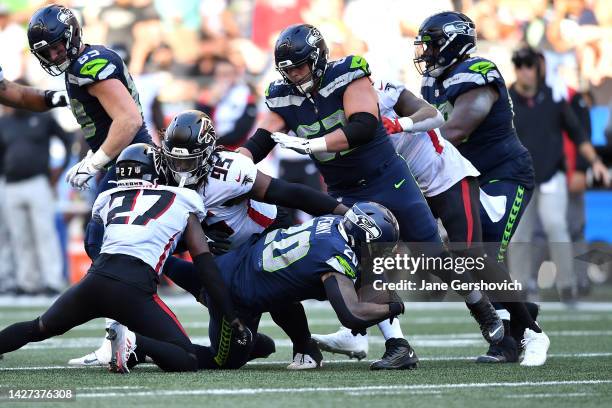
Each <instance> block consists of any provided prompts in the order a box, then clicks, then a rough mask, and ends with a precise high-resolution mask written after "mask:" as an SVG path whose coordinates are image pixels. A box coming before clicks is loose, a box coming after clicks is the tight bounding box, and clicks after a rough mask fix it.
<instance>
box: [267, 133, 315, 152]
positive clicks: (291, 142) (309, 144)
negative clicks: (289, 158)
mask: <svg viewBox="0 0 612 408" xmlns="http://www.w3.org/2000/svg"><path fill="white" fill-rule="evenodd" d="M272 139H273V140H274V141H275V142H276V143H278V144H280V145H281V147H283V148H285V149H291V150H295V151H296V152H298V153H300V154H313V153H319V152H326V151H327V143H325V137H324V136H322V137H317V138H314V139H310V140H308V139H304V138H301V137H296V136H289V135H287V134H285V133H282V132H274V133H272Z"/></svg>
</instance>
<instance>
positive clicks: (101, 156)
mask: <svg viewBox="0 0 612 408" xmlns="http://www.w3.org/2000/svg"><path fill="white" fill-rule="evenodd" d="M111 160H112V159H111V158H110V157H108V156H107V154H106V153H104V150H102V148H99V149H98V151H96V152H95V153H94V154H93V156H91V164H92V165H93V166H94V167H95V168H96V169H98V170H101V169H102V168H104V166H106V165H107V164H108V163H110V161H111Z"/></svg>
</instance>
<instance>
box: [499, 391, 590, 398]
mask: <svg viewBox="0 0 612 408" xmlns="http://www.w3.org/2000/svg"><path fill="white" fill-rule="evenodd" d="M595 395H598V394H593V393H591V392H568V393H562V392H560V393H558V394H557V393H555V394H516V395H515V394H510V395H504V398H565V397H589V396H595Z"/></svg>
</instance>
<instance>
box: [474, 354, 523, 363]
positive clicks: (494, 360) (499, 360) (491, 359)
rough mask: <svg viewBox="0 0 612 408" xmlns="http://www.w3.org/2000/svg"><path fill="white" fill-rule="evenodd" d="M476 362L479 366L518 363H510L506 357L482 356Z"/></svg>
mask: <svg viewBox="0 0 612 408" xmlns="http://www.w3.org/2000/svg"><path fill="white" fill-rule="evenodd" d="M476 362H477V363H479V364H505V363H516V362H517V361H508V360H507V359H506V358H505V357H501V358H497V357H493V356H487V355H482V356H478V357H477V358H476Z"/></svg>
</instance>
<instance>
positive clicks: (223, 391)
mask: <svg viewBox="0 0 612 408" xmlns="http://www.w3.org/2000/svg"><path fill="white" fill-rule="evenodd" d="M610 383H612V380H577V381H541V382H493V383H463V384H410V385H375V386H358V387H303V388H302V387H296V388H237V389H228V388H211V389H200V390H151V391H129V392H125V393H117V392H108V393H106V392H97V393H96V392H94V393H78V390H77V399H79V398H102V397H163V396H193V395H255V394H280V393H291V394H295V393H321V392H345V393H355V392H366V391H370V392H376V391H383V392H384V391H400V390H406V391H410V390H444V389H471V388H488V387H504V388H506V387H548V386H564V385H598V384H610Z"/></svg>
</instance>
